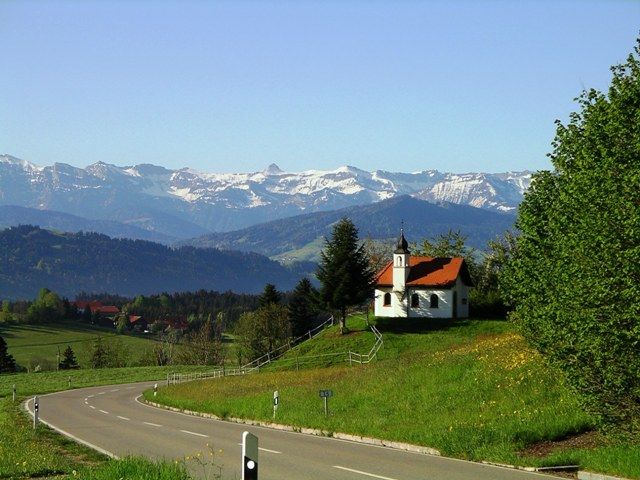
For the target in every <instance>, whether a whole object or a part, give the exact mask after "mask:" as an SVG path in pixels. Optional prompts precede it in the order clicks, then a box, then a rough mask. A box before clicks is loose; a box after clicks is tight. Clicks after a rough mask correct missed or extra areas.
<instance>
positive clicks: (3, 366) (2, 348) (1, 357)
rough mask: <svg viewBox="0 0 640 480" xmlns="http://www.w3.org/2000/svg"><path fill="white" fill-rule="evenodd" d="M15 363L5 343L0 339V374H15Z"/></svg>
mask: <svg viewBox="0 0 640 480" xmlns="http://www.w3.org/2000/svg"><path fill="white" fill-rule="evenodd" d="M15 371H16V361H15V360H14V358H13V356H12V355H11V354H10V353H9V351H8V349H7V342H6V341H5V340H4V338H2V337H0V373H7V372H15Z"/></svg>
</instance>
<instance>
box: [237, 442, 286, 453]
mask: <svg viewBox="0 0 640 480" xmlns="http://www.w3.org/2000/svg"><path fill="white" fill-rule="evenodd" d="M238 445H240V446H242V443H239V444H238ZM258 450H262V451H263V452H269V453H282V452H279V451H277V450H269V449H268V448H262V447H258Z"/></svg>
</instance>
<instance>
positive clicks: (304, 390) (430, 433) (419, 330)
mask: <svg viewBox="0 0 640 480" xmlns="http://www.w3.org/2000/svg"><path fill="white" fill-rule="evenodd" d="M347 325H348V326H349V328H350V329H351V332H350V333H349V334H347V335H340V333H339V332H338V331H337V328H333V329H329V330H326V331H325V332H324V334H323V335H321V336H319V337H316V338H314V339H313V340H310V341H308V342H305V343H303V344H302V345H300V346H299V347H296V348H295V349H294V350H293V351H291V352H290V353H289V354H288V355H287V356H286V357H285V358H283V359H282V360H278V361H276V362H274V363H273V364H271V366H270V367H263V368H261V373H258V374H252V375H247V376H244V377H226V378H224V379H216V380H208V381H199V382H188V383H183V384H179V385H175V386H170V387H168V388H163V389H161V390H160V392H159V393H158V397H157V398H156V399H155V400H154V401H159V402H161V403H163V404H166V405H171V406H174V407H178V408H184V409H188V410H192V411H204V412H209V413H214V414H216V415H219V416H222V417H235V418H250V419H256V420H261V421H264V422H273V421H274V420H273V410H272V406H271V402H272V396H273V391H275V390H277V391H278V392H279V394H280V406H279V407H278V412H277V416H276V420H275V423H280V424H287V425H292V426H294V427H297V428H300V427H311V428H316V429H320V430H322V431H325V432H344V433H350V434H355V435H362V436H366V437H374V438H384V439H387V440H395V441H401V442H409V443H412V444H418V445H424V446H428V447H432V448H436V449H438V450H440V451H441V452H442V453H443V454H444V455H448V456H454V457H459V458H465V459H472V460H490V461H496V462H501V463H509V464H519V465H527V466H531V465H567V464H579V465H581V466H582V467H583V468H586V469H589V470H592V471H600V472H607V473H610V474H618V475H622V476H625V477H628V478H640V467H639V466H640V449H638V448H637V445H634V444H633V443H632V442H618V441H616V440H615V439H610V438H606V437H604V436H602V435H599V434H597V433H595V432H593V431H591V429H592V428H593V420H592V419H591V418H590V417H589V415H588V414H586V413H585V412H584V411H583V410H582V409H581V408H580V405H579V403H578V399H577V397H576V395H575V394H574V393H573V392H571V391H570V390H569V389H568V388H567V387H566V386H565V385H564V384H563V382H562V379H561V377H560V376H559V375H558V374H557V372H555V371H553V370H551V369H550V368H549V367H548V366H547V365H546V364H545V362H544V360H543V359H542V358H541V357H540V355H538V354H537V353H536V352H535V351H533V350H531V349H530V348H529V347H528V346H527V345H526V343H525V342H524V340H523V338H522V337H521V336H520V335H518V334H517V333H515V332H514V331H513V326H512V325H511V324H510V323H508V322H505V321H490V320H483V321H478V320H465V321H450V320H442V321H436V320H432V321H425V320H424V319H377V326H378V328H379V329H380V331H381V332H382V335H383V339H384V345H383V346H382V348H381V349H380V351H379V355H378V357H377V359H376V360H374V361H373V362H372V363H370V364H368V365H357V364H354V365H352V366H350V365H349V361H348V358H349V356H348V355H347V354H346V352H348V351H349V350H351V351H355V352H358V353H366V352H367V351H368V350H369V349H370V348H371V346H372V344H373V342H374V336H373V334H372V333H371V332H370V331H369V330H368V329H367V328H366V326H365V322H364V319H363V318H361V317H360V318H350V319H348V323H347ZM335 352H342V354H339V355H337V356H335V355H330V354H333V353H335ZM309 356H311V357H309ZM296 357H297V359H296ZM309 358H311V359H315V360H316V361H315V362H309V361H307V360H308V359H309ZM327 358H330V360H329V361H327ZM313 363H315V365H316V367H317V366H321V365H325V366H326V365H327V363H328V364H329V365H330V366H329V368H305V366H307V365H309V364H313ZM298 364H299V365H300V368H301V370H300V371H296V365H298ZM282 367H287V368H288V370H285V371H279V370H280V369H281V368H282ZM326 389H330V390H332V391H333V393H334V395H333V397H331V399H330V407H329V409H330V415H329V416H328V417H327V416H325V414H324V410H323V403H322V399H321V398H319V397H318V390H326ZM147 394H148V392H147ZM147 394H145V395H147ZM147 398H149V399H151V398H152V396H150V395H149V396H148V397H147ZM563 439H566V440H567V441H566V442H563V441H560V440H563ZM554 440H558V441H557V442H555V441H554ZM541 445H543V446H544V450H541ZM541 452H543V453H542V454H541Z"/></svg>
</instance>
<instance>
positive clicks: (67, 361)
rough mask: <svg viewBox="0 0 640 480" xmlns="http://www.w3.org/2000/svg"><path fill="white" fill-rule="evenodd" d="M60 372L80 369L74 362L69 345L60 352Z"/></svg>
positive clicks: (74, 357)
mask: <svg viewBox="0 0 640 480" xmlns="http://www.w3.org/2000/svg"><path fill="white" fill-rule="evenodd" d="M58 367H59V368H60V370H72V369H75V368H80V366H79V365H78V361H77V360H76V356H75V354H74V353H73V350H72V348H71V346H70V345H67V348H66V349H65V350H64V352H62V361H61V362H60V364H59V365H58Z"/></svg>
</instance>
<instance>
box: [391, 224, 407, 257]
mask: <svg viewBox="0 0 640 480" xmlns="http://www.w3.org/2000/svg"><path fill="white" fill-rule="evenodd" d="M393 253H409V243H408V242H407V239H406V238H404V228H402V227H401V228H400V236H399V237H398V243H397V244H396V251H395V252H393Z"/></svg>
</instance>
